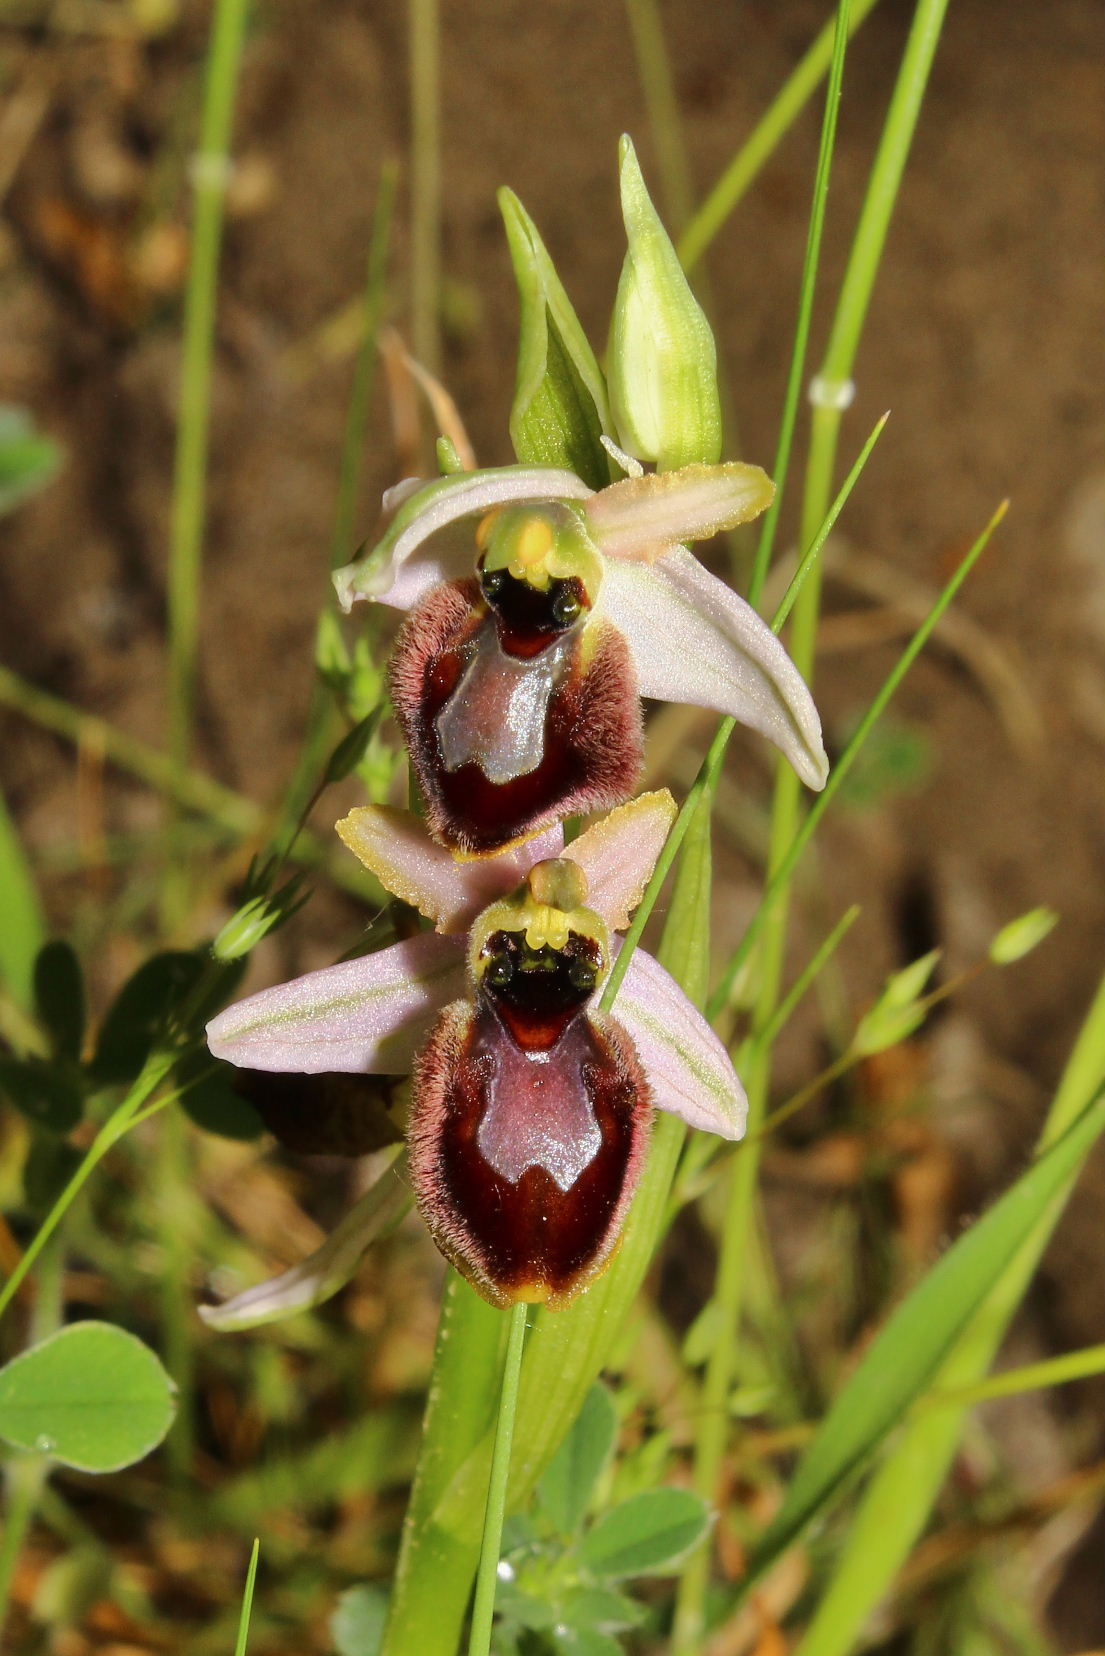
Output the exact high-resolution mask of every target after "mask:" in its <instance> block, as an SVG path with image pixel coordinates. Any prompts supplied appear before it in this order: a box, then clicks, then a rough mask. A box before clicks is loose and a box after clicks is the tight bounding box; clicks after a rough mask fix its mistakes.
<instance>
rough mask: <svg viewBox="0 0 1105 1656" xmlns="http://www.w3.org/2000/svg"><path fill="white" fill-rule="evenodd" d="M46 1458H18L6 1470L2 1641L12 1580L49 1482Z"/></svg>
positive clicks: (0, 1568)
mask: <svg viewBox="0 0 1105 1656" xmlns="http://www.w3.org/2000/svg"><path fill="white" fill-rule="evenodd" d="M48 1466H49V1462H48V1460H47V1458H46V1456H45V1455H29V1454H16V1455H13V1456H12V1458H11V1460H9V1461H8V1463H7V1465H6V1467H5V1468H4V1489H5V1493H6V1497H7V1498H6V1500H5V1503H4V1533H3V1535H0V1639H2V1638H3V1634H4V1626H5V1623H6V1622H7V1619H8V1604H9V1601H10V1599H11V1590H12V1580H13V1578H14V1576H15V1567H16V1565H17V1564H18V1562H19V1554H20V1553H21V1552H22V1550H23V1543H24V1541H25V1540H26V1538H27V1531H28V1530H29V1529H30V1527H31V1522H32V1520H33V1518H34V1515H35V1508H36V1506H37V1505H38V1498H39V1495H40V1493H41V1491H42V1487H43V1485H44V1484H45V1482H46V1473H47V1470H48Z"/></svg>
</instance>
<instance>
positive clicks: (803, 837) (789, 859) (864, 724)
mask: <svg viewBox="0 0 1105 1656" xmlns="http://www.w3.org/2000/svg"><path fill="white" fill-rule="evenodd" d="M1008 507H1009V502H1008V501H1007V500H1003V501H1002V503H1001V505H1000V506H999V507H998V508H997V510H996V512H995V513H994V515H993V517H992V518H991V519H990V521H989V523H988V524H987V525H986V527H985V529H984V530H983V531H982V533H981V535H979V537H978V539H977V540H976V541H975V543H974V545H973V546H972V547H971V549H970V551H969V552H968V553H967V554H966V556H965V557H964V559H963V561H962V562H961V564H960V565H959V568H958V569H957V570H956V572H955V574H954V575H953V576H952V578H951V580H950V581H949V582H948V584H947V585H946V586H945V587H944V589H943V591H942V592H941V594H940V596H939V598H938V599H937V600H936V602H935V604H934V605H933V606H932V608H931V610H930V611H929V613H928V615H927V616H926V617H925V619H924V621H923V622H922V623H921V625H920V626H919V627H918V629H917V631H916V632H915V633H914V634H913V637H912V638H911V639H910V641H909V643H908V644H907V645H906V648H905V650H904V651H903V652H902V654H901V656H900V657H899V658H898V661H897V662H896V663H895V665H894V667H893V669H892V670H891V672H890V673H889V674H888V676H887V678H886V681H885V682H884V684H883V686H882V688H881V689H880V690H879V692H878V694H877V695H876V696H875V698H874V700H873V701H872V703H871V705H870V707H869V708H868V709H867V712H866V713H865V714H864V716H863V718H862V719H861V720H860V722H859V724H858V725H857V727H856V729H855V731H854V733H853V735H852V738H851V741H850V742H849V743H848V746H847V747H846V748H845V750H844V752H843V753H842V754H841V756H840V758H839V760H838V761H837V763H836V764H835V765H834V767H833V769H832V772H831V773H830V776H829V780H828V782H827V783H826V784H825V787H824V790H823V791H822V792H821V793H820V794H819V795H818V797H817V799H816V800H815V802H814V804H813V805H812V806H811V808H810V810H809V812H808V813H807V815H806V818H805V821H804V822H803V823H802V826H801V828H800V829H799V830H798V832H797V833H796V834H795V836H794V838H793V839H792V840H791V842H790V845H789V847H788V849H787V851H786V854H785V855H784V857H783V858H782V860H781V862H780V863H779V866H778V867H777V868H776V869H775V871H774V873H773V874H772V875H771V877H770V878H769V880H768V883H767V887H766V889H765V891H764V895H763V900H762V901H761V903H760V906H759V908H758V909H757V911H756V913H755V915H754V916H753V918H752V921H751V922H750V924H749V927H748V930H747V931H746V932H745V934H744V937H743V938H742V939H741V942H740V944H739V945H738V947H737V948H736V950H735V951H734V952H733V954H732V956H731V957H730V960H729V963H728V965H727V966H726V969H725V971H724V973H723V975H722V980H721V982H720V983H719V985H718V987H717V989H716V990H715V991H714V994H713V997H712V999H711V1001H710V1005H709V1007H708V1008H707V1010H708V1012H709V1014H710V1016H712V1017H713V1016H716V1015H717V1013H718V1011H720V1009H721V1008H722V1007H723V1006H724V1005H725V1003H726V1001H727V1000H728V999H729V996H730V994H731V992H732V988H733V984H734V983H735V981H736V979H737V976H738V974H739V973H740V972H741V970H742V969H743V967H744V964H745V961H746V960H747V959H748V956H749V954H750V952H751V950H752V948H753V947H754V946H755V944H756V942H757V941H758V938H759V934H760V930H761V928H762V926H763V924H764V920H765V916H766V914H767V913H768V912H769V911H770V909H771V907H772V905H773V904H774V903H775V902H776V901H777V900H778V897H779V895H780V893H781V892H782V890H783V889H784V888H785V886H786V884H787V882H788V881H789V879H790V876H791V875H792V874H793V872H794V869H795V866H796V864H797V863H798V861H799V859H800V857H801V856H802V853H803V851H804V850H805V849H806V846H807V845H808V844H809V842H810V840H811V839H812V837H813V835H814V833H815V832H816V830H817V827H818V824H819V823H820V821H821V818H822V817H823V816H824V815H825V812H826V811H827V810H828V808H829V806H830V805H831V804H832V802H833V800H834V799H835V797H836V795H837V793H838V791H839V789H840V787H841V785H842V783H843V782H844V779H845V777H846V776H847V775H848V772H849V771H850V770H851V768H852V765H853V764H854V763H855V760H856V758H857V756H858V754H859V751H860V749H861V748H862V747H863V744H864V742H865V741H866V740H867V738H868V736H869V735H870V734H871V731H872V730H873V728H874V726H875V725H876V724H877V723H878V721H879V719H880V718H881V717H882V714H883V713H884V711H885V709H886V706H887V704H888V702H889V701H890V699H891V697H892V696H893V695H894V692H895V691H896V690H897V688H898V686H899V685H900V684H901V682H902V680H903V679H904V677H905V675H906V674H907V673H908V671H909V669H910V668H911V667H912V665H913V663H914V661H916V659H917V657H918V656H919V655H920V653H921V651H922V650H923V649H924V647H925V645H926V644H927V643H928V640H929V638H930V637H931V636H932V633H933V630H934V628H935V627H936V626H937V625H938V623H939V621H940V617H941V616H942V615H943V614H944V612H945V610H946V609H947V608H948V606H949V604H950V603H951V602H952V600H953V599H954V598H955V596H956V594H957V592H958V591H959V589H960V587H961V586H962V585H963V582H964V581H965V580H966V579H967V576H968V575H969V574H970V573H971V570H972V569H973V568H974V566H975V564H976V563H977V562H978V560H979V558H980V557H981V556H982V554H983V552H984V551H985V550H986V547H987V545H988V543H989V541H990V537H991V535H992V534H993V533H994V531H995V529H996V528H997V527H998V525H999V523H1000V522H1001V520H1002V518H1003V517H1004V516H1005V514H1006V511H1007V510H1008Z"/></svg>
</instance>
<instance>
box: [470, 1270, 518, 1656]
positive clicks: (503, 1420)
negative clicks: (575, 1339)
mask: <svg viewBox="0 0 1105 1656" xmlns="http://www.w3.org/2000/svg"><path fill="white" fill-rule="evenodd" d="M528 1311H529V1307H528V1305H526V1304H525V1303H524V1302H522V1303H521V1304H519V1305H515V1306H514V1307H513V1308H512V1310H511V1313H510V1331H509V1334H508V1335H507V1347H506V1356H505V1358H504V1359H503V1385H502V1391H501V1392H500V1394H499V1419H498V1423H497V1424H496V1427H495V1447H494V1449H493V1450H492V1452H491V1477H490V1478H489V1480H488V1485H487V1512H486V1515H485V1517H484V1523H483V1541H482V1544H481V1547H480V1567H479V1570H478V1571H477V1574H476V1595H475V1598H474V1600H473V1603H472V1630H471V1632H470V1634H469V1636H468V1656H487V1653H488V1651H489V1650H490V1648H491V1624H492V1622H493V1621H494V1618H495V1589H496V1587H497V1585H498V1581H499V1551H500V1548H501V1546H502V1539H503V1516H504V1513H505V1512H506V1491H507V1483H508V1481H509V1478H510V1451H511V1446H512V1444H513V1442H514V1417H515V1414H516V1411H517V1408H518V1382H519V1379H520V1377H521V1373H522V1348H523V1347H524V1345H525V1343H526V1315H527V1312H528Z"/></svg>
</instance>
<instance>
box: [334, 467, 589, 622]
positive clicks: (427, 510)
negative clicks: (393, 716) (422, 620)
mask: <svg viewBox="0 0 1105 1656" xmlns="http://www.w3.org/2000/svg"><path fill="white" fill-rule="evenodd" d="M593 492H594V491H593V490H592V489H591V488H589V486H588V485H587V484H586V483H584V481H583V480H582V478H579V477H577V476H576V475H575V473H574V472H570V471H563V470H561V469H560V468H559V467H556V466H498V467H491V468H489V469H488V470H486V471H476V472H457V473H455V474H454V475H453V476H451V477H438V478H435V479H434V480H433V481H432V482H430V483H427V484H425V485H424V486H423V487H422V488H421V489H417V490H415V491H414V492H413V493H412V494H410V495H407V496H406V498H405V499H404V500H403V502H402V504H401V506H400V508H399V511H398V513H397V515H396V518H395V521H394V523H392V525H391V527H390V528H389V529H388V530H387V532H386V534H385V535H384V536H383V538H382V540H380V541H379V543H378V544H377V545H376V546H375V547H373V549H372V551H371V552H370V553H369V554H368V555H367V557H364V558H361V559H359V560H358V562H356V563H351V564H347V565H346V566H345V568H344V569H339V570H338V571H337V572H336V573H335V575H334V586H335V588H336V589H337V594H338V598H339V600H340V602H341V606H342V608H343V609H344V610H349V609H350V608H352V606H353V604H354V603H355V602H356V600H357V599H358V598H374V599H376V600H377V601H378V602H380V603H386V604H391V605H393V606H395V607H398V608H400V609H402V608H406V607H407V606H408V604H409V603H413V602H415V599H414V598H413V597H411V596H410V588H411V586H416V587H417V590H418V595H419V596H421V594H422V593H423V592H424V591H425V590H426V589H427V586H428V585H429V584H430V583H429V580H428V575H427V574H425V573H420V574H419V575H418V577H417V579H416V580H415V581H413V582H412V583H408V586H407V587H399V586H398V585H397V578H398V575H399V572H400V570H401V569H402V568H403V566H404V564H405V563H406V562H407V560H408V559H409V558H411V557H412V556H413V555H414V554H415V553H416V552H417V551H418V550H419V549H420V548H422V547H423V546H424V545H425V543H426V542H427V541H428V540H429V539H430V537H431V536H436V535H438V534H439V533H441V532H442V531H444V530H447V529H449V528H450V527H451V526H452V525H454V524H456V523H457V522H458V521H459V520H460V519H462V518H468V517H475V516H480V515H482V514H483V513H484V512H489V511H491V510H492V508H493V507H495V506H508V505H524V504H525V503H526V502H527V501H534V502H536V501H541V500H586V499H588V497H589V496H590V495H591V494H592V493H593ZM470 549H471V557H470V560H469V563H468V572H469V573H471V572H472V570H473V568H474V565H475V555H476V553H475V542H474V540H473V541H471V542H470ZM430 550H431V549H430V548H428V547H427V548H426V551H425V552H424V553H423V558H424V559H425V561H427V562H428V563H432V560H431V559H430V558H429V557H428V554H429V552H430ZM452 556H453V554H450V555H449V560H448V561H449V565H450V567H452V563H451V559H452ZM448 578H449V579H455V576H449V577H448ZM396 592H399V593H402V594H403V595H404V597H405V599H406V602H403V603H401V602H399V599H398V598H397V596H396V595H395V594H396Z"/></svg>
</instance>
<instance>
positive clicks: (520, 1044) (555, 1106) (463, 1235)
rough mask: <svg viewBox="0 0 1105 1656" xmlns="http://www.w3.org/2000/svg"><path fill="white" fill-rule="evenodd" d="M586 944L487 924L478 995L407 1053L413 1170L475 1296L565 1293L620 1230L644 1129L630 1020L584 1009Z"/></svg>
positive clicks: (580, 1283)
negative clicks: (533, 939)
mask: <svg viewBox="0 0 1105 1656" xmlns="http://www.w3.org/2000/svg"><path fill="white" fill-rule="evenodd" d="M596 958H597V946H596V945H595V944H593V943H592V942H591V940H590V939H588V938H583V937H579V936H576V935H573V936H572V937H571V939H570V940H569V944H568V946H567V948H566V949H564V950H563V951H556V950H552V949H549V948H545V949H541V950H536V951H535V950H531V949H529V948H528V947H527V946H526V944H525V943H524V941H523V938H522V935H521V934H520V933H510V932H499V933H496V934H495V935H494V936H493V937H492V938H491V939H490V941H489V942H488V944H487V946H486V947H485V950H484V953H483V965H482V968H481V969H482V973H483V975H482V979H481V983H480V986H479V988H478V990H477V993H476V1001H475V1004H474V1005H470V1004H469V1003H467V1002H464V1001H457V1002H455V1003H454V1004H453V1005H452V1006H450V1007H447V1008H446V1010H445V1012H444V1013H443V1014H442V1016H441V1017H440V1018H439V1020H438V1022H437V1024H436V1025H435V1027H434V1029H433V1031H432V1033H431V1035H430V1039H429V1041H428V1043H427V1045H426V1048H425V1050H424V1051H423V1053H422V1056H421V1058H420V1060H419V1063H418V1068H417V1072H416V1077H415V1103H414V1109H413V1114H412V1120H411V1133H410V1165H411V1177H412V1181H413V1184H414V1190H415V1195H416V1197H417V1200H418V1203H419V1207H420V1208H421V1210H422V1213H423V1214H424V1216H425V1218H426V1221H427V1223H428V1224H429V1226H430V1229H431V1231H432V1232H433V1234H434V1238H435V1240H436V1241H437V1243H438V1246H439V1247H440V1248H441V1250H442V1252H443V1253H444V1254H445V1255H446V1256H447V1257H448V1258H449V1259H451V1260H452V1261H453V1263H454V1264H456V1266H457V1268H458V1269H459V1270H461V1271H462V1272H463V1273H464V1274H465V1276H467V1277H468V1279H469V1280H470V1281H471V1282H472V1284H473V1285H474V1286H475V1287H476V1288H477V1289H478V1290H479V1292H480V1293H481V1294H483V1295H484V1297H485V1298H486V1299H489V1300H491V1301H492V1303H493V1304H496V1305H509V1304H512V1303H514V1302H515V1301H517V1300H529V1301H537V1302H547V1303H548V1304H550V1305H553V1306H557V1305H562V1304H564V1303H566V1302H567V1301H568V1300H570V1299H571V1298H572V1297H573V1296H574V1295H576V1294H578V1293H579V1292H580V1291H581V1290H582V1289H583V1288H585V1287H587V1285H588V1283H590V1282H591V1281H592V1280H593V1279H594V1277H595V1276H597V1275H598V1273H599V1271H601V1269H602V1268H603V1266H604V1265H605V1264H606V1263H607V1261H608V1260H609V1258H610V1256H611V1254H612V1252H613V1250H614V1247H615V1245H616V1243H617V1239H618V1235H619V1233H620V1230H621V1226H622V1222H623V1220H624V1218H625V1214H626V1210H627V1209H628V1206H629V1202H630V1199H631V1197H632V1194H633V1191H634V1189H635V1188H636V1183H637V1179H638V1177H639V1174H640V1170H641V1166H642V1162H643V1157H644V1152H645V1149H646V1146H647V1142H648V1134H649V1125H650V1121H651V1115H652V1107H651V1100H650V1096H649V1090H648V1084H647V1082H646V1081H645V1078H644V1076H643V1074H642V1072H641V1067H640V1063H639V1061H638V1059H637V1054H636V1051H635V1049H634V1047H633V1043H632V1041H631V1040H630V1038H629V1036H628V1035H627V1034H626V1033H625V1031H624V1030H623V1029H622V1028H621V1026H620V1025H619V1024H618V1023H617V1022H616V1021H615V1020H614V1019H612V1018H607V1017H603V1018H599V1017H592V1016H590V1015H589V1014H588V1013H587V1011H586V1004H587V1001H588V1000H589V999H590V996H591V994H592V991H593V989H594V983H595V969H596Z"/></svg>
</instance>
